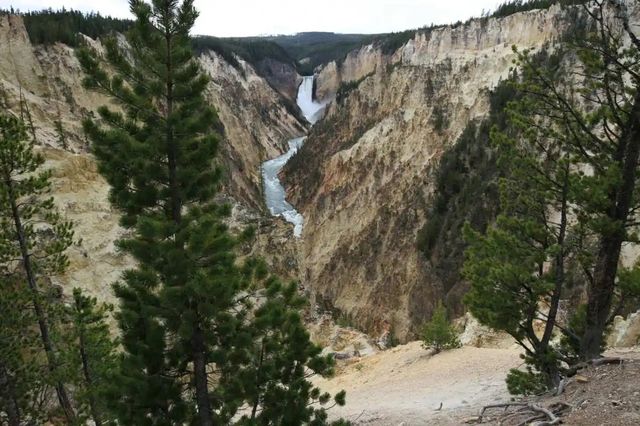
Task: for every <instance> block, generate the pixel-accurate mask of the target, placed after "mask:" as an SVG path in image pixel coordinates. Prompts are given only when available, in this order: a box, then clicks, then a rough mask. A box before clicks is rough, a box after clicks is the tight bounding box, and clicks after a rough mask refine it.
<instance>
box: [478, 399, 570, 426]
mask: <svg viewBox="0 0 640 426" xmlns="http://www.w3.org/2000/svg"><path fill="white" fill-rule="evenodd" d="M511 407H519V408H518V410H516V411H515V412H513V413H511V414H509V415H507V416H506V417H505V418H503V419H502V420H501V424H502V423H503V422H505V421H507V420H509V419H513V418H515V417H519V416H527V415H528V417H527V418H526V420H524V421H523V422H522V423H519V424H518V426H525V425H528V424H534V425H535V426H550V425H557V424H559V423H560V417H559V415H560V414H562V413H564V412H565V411H567V410H569V409H571V408H572V407H571V405H569V404H567V403H564V402H558V403H555V404H552V405H551V406H550V407H549V408H545V407H542V406H540V405H538V404H533V403H526V402H511V403H505V404H493V405H487V406H485V407H483V408H482V410H481V411H480V415H479V416H478V419H477V423H482V421H483V419H484V416H485V412H486V411H487V410H490V409H494V408H502V409H503V413H506V411H507V410H508V409H509V408H511ZM538 420H543V421H538ZM532 422H536V423H532Z"/></svg>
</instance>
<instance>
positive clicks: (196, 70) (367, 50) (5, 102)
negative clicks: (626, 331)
mask: <svg viewBox="0 0 640 426" xmlns="http://www.w3.org/2000/svg"><path fill="white" fill-rule="evenodd" d="M130 6H131V11H132V12H133V14H134V16H135V19H134V20H133V21H125V20H117V19H113V18H109V17H103V16H100V15H97V14H89V15H86V14H82V13H80V12H75V11H66V10H63V11H59V12H54V11H51V10H49V11H43V12H29V13H22V14H19V15H17V14H16V13H15V11H3V12H2V14H1V15H2V16H0V19H2V20H1V21H0V22H2V26H0V33H1V34H0V43H2V44H0V49H1V50H0V52H2V53H3V56H2V58H0V78H1V80H0V83H2V84H1V86H0V105H1V106H2V111H1V112H0V223H1V225H2V226H1V229H0V296H1V297H0V310H1V312H2V315H1V316H0V342H1V344H0V423H2V424H4V423H6V424H8V425H10V426H17V425H23V424H45V423H47V422H49V423H53V424H85V423H88V422H91V423H93V424H96V425H101V424H136V425H138V424H141V425H142V424H167V425H169V424H171V425H173V424H202V425H214V424H215V425H217V424H239V425H257V424H283V425H285V424H286V425H298V424H311V425H322V424H347V423H348V421H347V420H344V419H340V418H337V416H332V415H331V412H332V411H331V409H332V408H339V407H341V406H344V405H345V404H348V403H349V400H348V396H349V395H348V392H347V393H346V394H345V392H344V391H338V392H335V393H333V394H332V393H328V392H326V391H324V390H323V389H322V387H321V386H319V385H318V382H317V381H315V380H314V379H313V377H312V376H314V375H319V376H323V377H331V376H332V375H333V374H334V373H335V367H336V362H338V361H337V360H336V354H335V353H331V352H332V351H327V350H323V347H322V346H321V344H320V343H319V342H317V341H314V339H313V336H312V334H311V333H310V331H309V322H312V321H313V320H314V318H315V319H317V311H318V310H320V311H323V312H324V311H326V312H328V313H329V314H330V315H331V316H332V317H333V320H334V321H335V322H336V323H338V324H340V325H342V326H354V327H356V328H360V329H362V330H363V331H364V332H367V333H369V334H371V335H374V336H376V337H379V335H380V334H383V337H385V339H381V341H382V342H381V346H388V345H393V344H396V343H398V340H402V341H407V340H411V339H412V338H415V337H418V338H423V339H424V340H425V346H427V347H430V348H433V349H434V351H435V352H436V353H437V352H439V351H440V350H447V349H449V348H455V347H457V346H459V342H458V338H457V336H456V334H457V331H456V330H455V329H454V327H453V326H452V325H451V322H450V321H449V319H450V318H453V317H455V316H460V315H462V314H464V313H465V312H470V313H471V314H472V315H473V316H474V317H475V318H476V319H477V320H478V321H479V322H480V323H481V324H482V325H484V326H487V327H489V328H491V329H493V330H496V331H500V332H503V333H506V334H507V335H509V336H511V338H512V339H513V341H515V342H516V343H517V344H518V345H519V347H520V349H521V351H522V357H523V360H524V364H523V366H521V367H520V368H518V369H512V370H511V371H509V372H506V371H505V374H507V373H508V374H507V380H506V385H507V387H508V389H509V391H510V392H511V393H513V394H518V395H532V394H540V393H544V392H549V391H552V392H556V391H557V392H561V389H562V388H563V387H564V386H565V384H566V380H567V379H568V378H570V377H573V376H575V375H576V373H577V372H578V371H579V370H580V369H582V368H584V367H585V366H586V365H590V364H594V363H595V364H597V363H600V362H621V360H619V359H606V360H605V361H603V359H602V358H601V357H602V354H603V352H604V351H605V349H606V344H607V335H608V333H610V332H611V330H612V325H613V324H614V321H615V319H616V317H619V316H620V315H628V314H631V313H633V312H635V311H637V310H638V309H639V308H640V266H638V264H637V263H636V259H635V255H634V253H635V246H636V244H637V242H638V241H637V240H638V234H637V227H638V221H637V211H638V209H639V206H640V198H638V194H639V193H640V192H638V185H639V183H638V181H639V180H640V177H639V176H638V173H637V171H638V164H639V161H640V92H639V91H638V88H639V87H640V35H639V34H638V31H637V24H638V22H639V18H638V17H639V14H640V5H638V2H637V1H622V0H596V1H591V2H581V1H552V0H533V1H529V2H523V1H517V0H516V1H512V2H507V3H505V4H503V5H501V6H499V7H498V8H497V9H496V11H494V12H491V13H488V14H487V15H486V16H482V17H480V18H474V19H471V20H469V21H468V22H464V23H462V22H460V23H456V24H452V25H448V26H444V25H443V26H431V27H425V28H422V29H419V30H412V31H405V32H401V33H393V34H382V35H357V34H351V35H339V34H336V35H331V34H325V33H303V34H300V35H297V36H274V37H264V38H246V39H219V38H214V37H192V34H191V29H192V27H193V24H194V22H195V20H196V19H197V17H198V12H197V10H196V9H195V8H194V5H193V1H190V0H183V1H177V0H153V1H151V2H144V1H141V0H132V1H130ZM22 26H23V27H22ZM20 28H24V31H25V33H24V34H21V33H20ZM488 40H492V41H488ZM495 40H498V42H495ZM29 61H31V62H29ZM52 69H55V70H57V71H58V74H55V73H51V72H49V73H47V72H45V70H48V71H51V70H52ZM488 70H490V71H491V72H488ZM309 73H314V74H315V81H314V92H315V93H314V96H315V97H316V98H317V99H318V101H320V102H322V103H323V104H326V105H327V106H326V111H325V115H324V117H323V118H322V119H321V120H320V121H319V122H318V123H317V124H316V125H314V126H313V127H311V126H310V125H309V123H308V122H307V120H306V119H305V118H304V116H303V114H302V113H301V111H300V110H299V108H298V106H297V105H296V103H295V102H296V93H297V88H298V85H299V83H300V81H301V76H303V75H306V74H309ZM47 74H49V75H47ZM80 82H81V83H80ZM465 84H466V85H465ZM247 121H249V122H251V123H252V128H251V129H247V126H246V122H247ZM243 122H244V123H245V124H244V125H243ZM306 133H308V136H307V139H306V140H305V142H304V145H302V147H300V148H299V149H298V151H297V153H296V154H294V155H293V157H292V158H291V159H290V160H289V161H288V162H287V164H286V165H285V166H284V168H283V170H282V172H281V174H280V175H281V179H282V182H283V184H284V186H285V187H286V189H287V198H288V199H290V200H291V202H292V204H293V205H294V206H295V207H296V208H297V209H298V210H299V211H300V212H301V213H302V214H303V215H304V218H305V228H304V231H303V233H302V237H301V238H300V239H299V240H298V239H297V238H295V237H294V236H293V235H292V230H291V229H290V227H288V226H286V224H284V223H282V222H281V221H279V220H278V219H274V218H270V217H269V215H268V211H266V209H265V206H264V201H263V199H262V192H263V188H262V182H261V181H260V165H261V164H262V163H263V162H264V161H266V160H268V159H269V158H273V157H275V156H277V155H280V154H283V152H285V151H286V141H287V140H288V139H293V138H295V137H298V136H300V135H304V134H306ZM77 161H79V162H80V167H76V168H75V169H73V170H71V171H70V172H69V171H68V170H67V169H65V167H68V166H69V165H70V164H73V162H77ZM80 169H85V170H81V171H80ZM70 173H71V174H73V173H79V174H81V175H82V173H86V175H85V176H91V178H90V179H89V180H88V181H87V182H77V181H76V182H73V184H72V185H67V186H68V187H66V188H65V184H64V182H72V181H71V180H70V179H73V177H71V176H70ZM80 180H83V176H80ZM356 184H358V185H356ZM92 185H93V186H95V188H93V187H92ZM99 185H102V186H101V187H100V188H102V189H104V191H102V189H99V190H98V189H97V188H98V186H99ZM87 188H89V190H90V192H99V191H102V192H100V194H102V195H100V196H101V197H103V198H99V197H96V196H95V195H92V197H94V198H93V199H91V200H81V199H79V198H82V196H80V197H78V196H77V195H76V196H75V198H69V194H74V193H77V194H83V192H82V191H84V190H87ZM107 191H108V197H107ZM83 202H85V203H87V204H86V205H82V203H83ZM80 205H82V206H83V207H79V206H80ZM374 206H375V207H374ZM83 208H86V209H87V210H82V209H83ZM96 209H98V211H99V214H98V213H96ZM98 215H99V216H98ZM87 216H93V217H92V218H91V219H87ZM88 220H91V222H88ZM98 222H103V223H102V224H101V225H102V226H101V227H97V228H96V229H97V231H95V232H91V233H90V232H88V231H87V229H89V228H91V227H93V226H94V225H95V224H96V223H98ZM111 222H113V223H111ZM87 224H89V226H87ZM101 232H102V234H101ZM89 245H93V246H94V247H99V250H101V251H100V253H101V256H104V257H103V258H100V259H98V258H97V257H94V255H95V254H94V253H92V252H91V251H92V250H91V249H90V248H87V247H89ZM103 252H104V253H107V254H103ZM404 254H407V256H403V255H404ZM101 259H102V260H104V262H102V261H101ZM100 263H102V264H100ZM106 270H108V271H109V272H108V274H103V272H102V271H106ZM87 271H89V272H87ZM91 271H93V272H91ZM70 276H73V277H74V278H73V279H69V277H70ZM88 277H91V278H88ZM96 277H97V278H96ZM85 280H87V281H88V280H90V281H92V283H91V285H89V283H88V282H85ZM289 280H291V282H289ZM425 324H426V325H425ZM636 343H637V342H636ZM453 350H455V349H453ZM543 413H544V412H543ZM553 418H555V414H554V413H551V415H549V420H552V419H553Z"/></svg>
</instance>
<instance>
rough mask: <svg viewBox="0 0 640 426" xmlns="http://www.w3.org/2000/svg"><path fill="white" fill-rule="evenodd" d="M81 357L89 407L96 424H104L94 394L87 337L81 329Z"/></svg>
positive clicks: (99, 425)
mask: <svg viewBox="0 0 640 426" xmlns="http://www.w3.org/2000/svg"><path fill="white" fill-rule="evenodd" d="M79 340H80V341H79V344H80V358H81V359H82V374H83V375H84V381H85V384H86V386H87V392H88V399H89V409H90V410H91V417H92V418H93V422H94V423H95V424H96V426H102V418H101V416H100V410H99V409H98V404H97V403H96V398H95V395H94V394H93V380H92V377H91V368H90V366H89V357H88V356H87V351H86V339H85V336H84V331H83V330H81V331H80V338H79Z"/></svg>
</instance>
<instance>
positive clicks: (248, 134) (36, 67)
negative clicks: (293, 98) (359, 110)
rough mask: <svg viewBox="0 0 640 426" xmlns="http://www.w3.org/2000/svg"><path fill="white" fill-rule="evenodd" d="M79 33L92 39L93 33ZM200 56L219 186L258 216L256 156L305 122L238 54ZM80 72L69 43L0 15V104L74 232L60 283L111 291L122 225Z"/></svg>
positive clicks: (272, 151)
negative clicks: (217, 144) (32, 36)
mask: <svg viewBox="0 0 640 426" xmlns="http://www.w3.org/2000/svg"><path fill="white" fill-rule="evenodd" d="M86 41H87V42H88V43H90V44H91V45H92V46H94V47H95V48H98V49H100V48H101V46H100V42H99V41H96V40H91V39H88V38H86ZM200 62H201V65H202V68H203V69H204V71H205V72H206V73H207V74H208V75H209V76H210V78H211V82H210V84H209V88H208V97H209V99H210V100H211V102H212V104H213V105H215V107H216V108H217V110H218V114H219V117H220V120H221V123H222V125H223V126H224V129H225V139H224V141H223V143H222V144H221V154H220V159H221V161H222V162H223V164H224V166H225V169H226V171H227V176H226V183H225V193H226V194H227V195H228V196H229V197H230V200H232V202H234V203H237V204H238V205H239V206H241V209H243V210H247V211H250V212H251V214H250V215H249V216H250V217H251V218H252V219H251V220H254V219H255V218H261V217H262V216H263V215H264V214H265V212H264V207H263V201H262V188H261V177H260V164H261V163H262V162H263V161H265V160H266V159H268V158H272V157H275V156H277V155H280V154H281V153H283V152H284V151H285V149H286V141H287V140H288V139H290V138H292V137H295V136H300V135H301V134H303V133H304V132H305V130H306V128H305V126H306V124H303V123H302V122H301V121H299V120H298V119H297V118H296V117H295V115H293V114H292V113H290V112H289V110H288V107H287V105H286V103H285V101H284V100H283V98H282V96H281V95H280V94H278V93H277V92H276V90H274V89H273V88H272V87H271V85H270V84H269V83H268V82H267V81H266V80H265V79H263V78H262V77H260V76H259V75H258V74H257V73H256V72H255V70H254V69H253V68H252V67H251V66H250V65H248V64H247V63H246V62H244V61H242V60H240V65H241V67H242V68H243V69H242V72H241V71H240V70H238V69H235V68H233V67H232V66H231V65H229V64H228V63H226V62H225V61H224V60H223V59H222V58H221V57H219V56H218V55H216V54H215V53H213V52H209V53H206V54H204V55H203V56H201V57H200ZM82 77H83V75H82V71H81V69H80V65H79V63H78V61H77V59H76V57H75V55H74V52H73V49H72V48H70V47H68V46H65V45H63V44H55V45H51V46H39V45H38V46H34V45H32V44H31V42H30V41H29V37H28V35H27V32H26V30H25V27H24V24H23V21H22V18H21V17H19V16H7V15H3V16H0V106H2V107H3V108H5V109H7V110H9V111H11V112H13V113H14V114H17V115H20V114H22V115H23V117H25V120H27V121H28V122H29V118H28V117H29V116H30V121H31V122H32V124H33V127H32V126H31V125H30V124H29V123H28V127H29V130H31V129H33V131H34V132H35V135H36V138H37V140H38V143H39V145H38V147H37V149H38V150H40V152H42V153H43V154H44V156H45V158H46V159H47V166H48V167H51V168H52V169H53V175H54V188H53V192H54V194H53V195H54V198H55V201H56V203H57V204H58V206H59V207H60V209H61V211H62V212H63V213H64V214H65V215H66V216H67V217H68V218H69V219H70V220H72V221H73V222H74V224H75V229H76V234H77V236H78V237H79V238H81V240H82V241H81V243H79V244H78V245H76V246H74V247H73V248H72V249H71V250H70V260H71V265H70V268H69V270H68V273H67V274H66V275H65V276H64V277H61V278H60V284H62V286H63V289H64V290H65V291H67V292H68V291H70V290H71V289H72V287H76V286H77V287H82V288H85V289H87V290H89V291H90V292H91V293H92V294H94V295H95V296H97V297H98V298H99V299H100V300H103V301H111V300H112V299H113V296H112V292H111V287H110V285H111V283H113V282H114V281H115V280H116V279H117V278H118V277H119V275H120V273H121V272H122V270H124V269H125V268H126V267H128V266H131V261H130V259H127V258H126V257H125V256H123V255H122V254H121V253H119V252H118V251H117V250H116V248H115V246H114V241H115V240H116V239H117V238H118V237H120V236H121V235H122V233H123V229H121V228H120V227H119V225H118V220H119V215H118V213H117V212H116V211H114V210H113V209H112V207H111V205H110V204H109V202H108V199H107V196H108V191H109V188H108V185H107V183H106V182H105V181H104V179H103V178H102V177H101V176H100V175H99V174H98V173H97V168H96V164H95V161H94V158H93V157H92V155H91V153H90V149H89V146H88V141H87V140H86V138H85V136H84V134H83V131H82V127H81V121H82V119H83V118H84V117H86V116H87V115H88V114H92V113H93V111H95V110H96V109H97V107H99V106H100V105H104V104H106V103H108V100H107V99H106V98H105V97H104V96H102V95H100V94H97V93H94V92H91V91H87V90H85V89H84V88H83V87H82ZM293 84H295V82H294V83H293ZM21 99H22V102H21ZM289 109H290V108H289ZM56 122H58V123H59V124H56ZM267 222H269V223H271V220H270V219H269V220H268V221H267ZM273 226H275V225H273Z"/></svg>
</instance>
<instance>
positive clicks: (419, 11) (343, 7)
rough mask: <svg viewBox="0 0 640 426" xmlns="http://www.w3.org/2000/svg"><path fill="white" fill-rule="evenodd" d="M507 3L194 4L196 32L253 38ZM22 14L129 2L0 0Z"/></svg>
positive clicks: (278, 0)
mask: <svg viewBox="0 0 640 426" xmlns="http://www.w3.org/2000/svg"><path fill="white" fill-rule="evenodd" d="M502 2H503V0H315V1H313V2H312V1H308V0H307V1H300V0H298V1H293V0H218V1H215V0H196V2H195V4H196V7H197V8H198V10H199V11H200V17H199V18H198V21H197V22H196V25H195V28H194V33H195V34H208V35H215V36H221V37H225V36H249V35H266V34H293V33H297V32H302V31H333V32H341V33H381V32H390V31H400V30H405V29H413V28H418V27H422V26H424V25H429V24H431V23H435V24H447V23H451V22H455V21H457V20H463V21H464V20H465V19H467V18H470V17H472V16H479V15H480V13H481V12H482V10H483V9H485V10H489V9H494V8H495V7H496V6H497V5H498V4H499V3H502ZM9 6H13V7H14V8H15V9H20V10H22V11H26V10H39V9H43V8H48V7H51V8H53V9H58V8H61V7H62V6H65V7H66V8H67V9H78V10H83V11H89V10H93V11H98V12H100V13H102V14H104V15H111V16H117V17H122V18H125V17H129V16H130V15H129V7H128V1H127V0H93V1H91V0H0V7H1V8H8V7H9Z"/></svg>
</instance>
